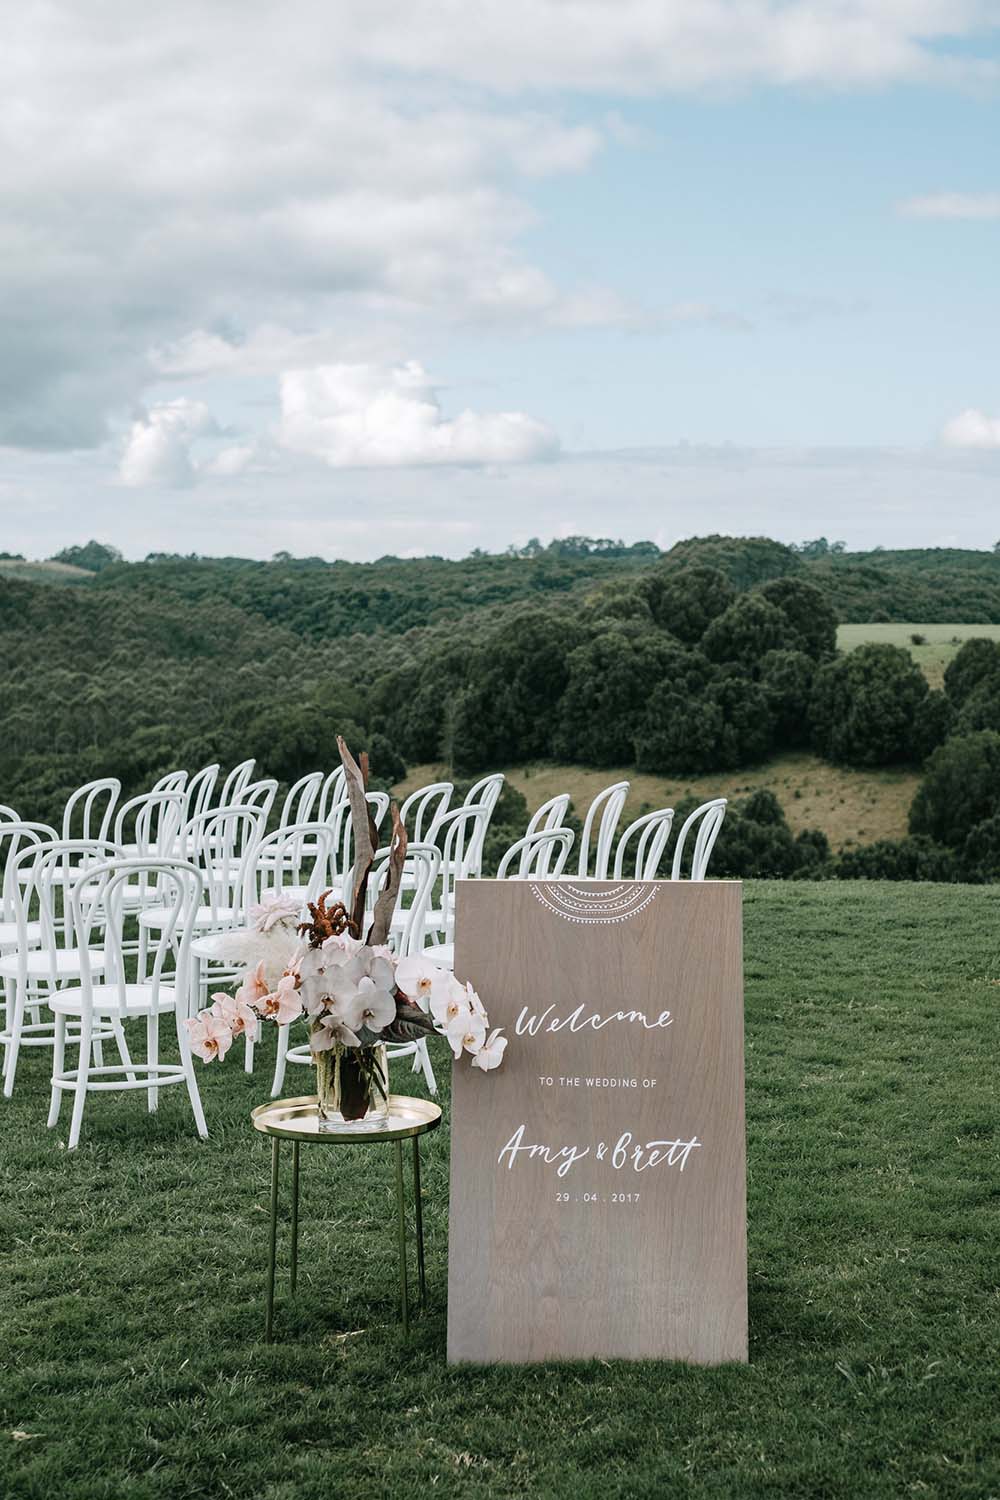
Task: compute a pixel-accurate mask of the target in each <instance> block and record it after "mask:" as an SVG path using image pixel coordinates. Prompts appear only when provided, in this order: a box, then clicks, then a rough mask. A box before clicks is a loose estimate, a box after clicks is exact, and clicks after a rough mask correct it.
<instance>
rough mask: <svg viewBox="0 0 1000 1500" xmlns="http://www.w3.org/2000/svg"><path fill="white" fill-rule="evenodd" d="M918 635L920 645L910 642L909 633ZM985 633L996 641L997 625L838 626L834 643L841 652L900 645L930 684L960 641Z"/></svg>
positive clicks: (999, 636)
mask: <svg viewBox="0 0 1000 1500" xmlns="http://www.w3.org/2000/svg"><path fill="white" fill-rule="evenodd" d="M915 635H922V636H923V638H924V640H923V644H922V645H919V646H916V645H914V644H913V639H912V638H913V636H915ZM973 636H986V637H987V638H988V639H989V640H991V641H1000V625H919V624H918V625H896V624H880V625H839V626H838V627H837V645H838V646H839V647H840V649H841V651H853V650H854V648H855V646H867V645H869V644H877V645H886V646H904V647H905V648H906V650H907V651H909V653H910V655H911V656H912V657H913V660H914V661H915V662H916V664H917V666H918V667H920V668H921V670H922V671H923V673H924V675H925V677H926V678H927V680H928V682H929V683H930V685H931V687H936V688H939V687H940V686H941V684H942V683H943V682H944V669H945V667H946V666H947V665H948V663H949V662H950V661H951V659H952V658H953V657H954V656H955V655H956V653H957V652H958V648H959V647H960V646H961V644H962V642H963V641H968V640H970V639H971V638H972V637H973Z"/></svg>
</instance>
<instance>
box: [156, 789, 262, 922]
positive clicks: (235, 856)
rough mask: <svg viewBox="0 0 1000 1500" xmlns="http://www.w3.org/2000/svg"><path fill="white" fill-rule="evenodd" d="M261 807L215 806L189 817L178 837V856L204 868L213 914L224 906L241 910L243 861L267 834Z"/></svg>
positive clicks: (206, 887)
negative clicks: (265, 833)
mask: <svg viewBox="0 0 1000 1500" xmlns="http://www.w3.org/2000/svg"><path fill="white" fill-rule="evenodd" d="M264 827H265V823H264V814H263V812H262V811H261V809H260V808H259V807H253V806H250V807H216V808H212V809H210V810H209V811H208V812H203V813H198V814H197V815H196V816H195V817H193V818H190V819H189V820H188V822H187V823H186V824H185V826H184V828H183V829H182V831H181V835H180V838H179V840H178V848H177V857H178V858H179V859H182V860H184V861H185V862H186V863H188V864H192V865H194V866H195V867H196V869H198V870H200V871H201V878H202V881H203V883H204V887H205V894H206V896H207V899H208V905H209V907H210V908H211V912H212V917H213V919H214V917H215V916H216V915H217V913H218V912H219V911H220V910H221V909H224V908H228V909H229V911H231V912H232V911H236V912H238V911H241V910H242V901H243V881H244V874H245V871H244V860H245V858H246V857H247V856H248V854H249V853H250V851H252V850H254V849H255V848H256V846H257V845H258V844H259V843H260V841H261V839H262V838H263V836H264Z"/></svg>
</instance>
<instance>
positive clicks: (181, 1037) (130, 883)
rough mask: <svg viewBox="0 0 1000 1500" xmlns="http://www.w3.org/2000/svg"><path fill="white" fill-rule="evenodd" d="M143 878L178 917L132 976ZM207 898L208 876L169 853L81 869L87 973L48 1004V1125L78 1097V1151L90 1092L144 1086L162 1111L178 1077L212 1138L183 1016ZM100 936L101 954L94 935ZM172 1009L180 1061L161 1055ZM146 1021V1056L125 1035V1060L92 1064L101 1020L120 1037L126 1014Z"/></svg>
mask: <svg viewBox="0 0 1000 1500" xmlns="http://www.w3.org/2000/svg"><path fill="white" fill-rule="evenodd" d="M136 884H139V885H143V886H146V885H155V886H156V887H157V888H158V889H159V890H160V891H161V892H164V893H165V894H166V893H168V892H169V893H170V894H169V897H168V898H167V900H166V902H165V904H166V905H167V907H168V908H169V910H170V912H171V913H172V916H173V920H171V921H167V922H165V923H164V924H163V926H162V927H161V928H160V929H159V931H158V932H157V933H156V934H155V937H154V938H153V940H151V942H150V946H149V949H148V950H147V953H146V955H145V957H146V963H145V964H144V965H143V966H142V967H140V968H139V970H138V971H137V973H136V978H135V979H134V980H132V981H130V980H129V979H128V969H127V965H126V954H125V945H124V943H123V932H124V925H125V921H126V919H127V916H128V911H129V892H130V890H131V889H132V888H134V886H135V885H136ZM201 902H202V879H201V875H200V874H199V872H198V871H197V870H196V869H195V867H194V865H190V864H186V863H183V862H181V861H173V860H166V859H157V860H141V859H121V860H108V861H106V862H105V863H103V864H99V865H94V866H91V867H90V868H88V869H87V870H86V871H85V872H84V873H83V874H82V875H80V876H79V877H78V878H77V880H76V882H75V884H74V886H73V890H72V893H71V912H72V923H73V929H74V931H75V935H76V948H77V951H78V952H79V954H80V958H81V963H80V974H79V980H78V982H77V983H75V984H71V985H65V986H63V988H61V989H59V990H57V991H55V992H54V993H53V994H50V995H49V997H48V1005H49V1008H50V1010H51V1011H52V1012H53V1014H54V1016H55V1040H54V1046H53V1059H52V1094H51V1101H50V1105H49V1119H48V1123H49V1126H50V1127H52V1126H54V1125H55V1124H56V1123H57V1121H58V1119H59V1111H60V1106H61V1104H62V1096H63V1094H64V1093H72V1095H73V1114H72V1119H71V1122H70V1129H69V1139H68V1141H67V1145H68V1147H69V1149H70V1150H71V1151H72V1150H73V1149H74V1148H75V1147H76V1146H77V1144H78V1143H79V1140H80V1130H81V1127H82V1124H83V1110H84V1105H85V1103H86V1099H87V1095H88V1094H91V1093H106V1092H109V1091H115V1092H118V1091H122V1090H128V1089H145V1090H146V1095H147V1107H148V1109H149V1111H150V1113H152V1112H154V1111H155V1110H156V1109H157V1107H158V1104H159V1091H160V1089H161V1088H167V1087H168V1086H169V1085H171V1084H175V1083H179V1084H183V1085H184V1087H185V1088H186V1090H187V1095H188V1100H189V1102H190V1105H191V1111H192V1113H193V1115H194V1120H195V1126H196V1128H197V1131H198V1134H199V1135H200V1136H202V1137H203V1138H204V1137H205V1136H207V1135H208V1129H207V1127H206V1124H205V1115H204V1112H203V1110H202V1106H201V1099H200V1097H199V1094H198V1084H197V1081H196V1079H195V1075H194V1064H193V1062H192V1058H191V1047H190V1043H189V1041H188V1035H187V1031H186V1029H185V1027H184V1025H183V1024H182V1023H183V1020H184V1018H185V1017H186V1016H187V1015H188V1014H189V1011H190V1003H189V989H190V985H191V966H190V952H189V944H190V934H191V931H192V929H193V926H194V917H195V913H196V912H197V910H198V908H199V906H200V905H201ZM98 935H100V937H101V938H102V948H101V950H100V951H99V953H98V952H95V950H94V949H93V948H92V946H91V945H92V944H93V942H94V939H95V937H97V936H98ZM162 1015H170V1016H171V1017H172V1018H173V1022H174V1033H175V1037H176V1041H177V1048H178V1051H179V1054H180V1060H179V1061H178V1062H167V1063H164V1062H161V1061H160V1031H159V1027H160V1017H161V1016H162ZM71 1019H72V1020H73V1021H75V1023H76V1026H77V1035H76V1038H75V1040H76V1042H77V1046H78V1048H79V1059H78V1062H77V1066H76V1067H75V1068H67V1066H66V1043H67V1041H68V1040H70V1038H69V1036H68V1033H67V1027H68V1022H69V1021H70V1020H71ZM137 1019H138V1020H142V1019H144V1020H145V1022H146V1061H145V1062H144V1063H142V1062H135V1061H133V1059H132V1057H131V1056H130V1054H129V1052H128V1049H127V1047H126V1046H125V1043H124V1040H123V1039H121V1040H120V1041H119V1049H120V1052H121V1060H120V1062H118V1063H109V1064H106V1065H105V1064H104V1063H103V1062H99V1061H95V1062H92V1061H91V1052H92V1047H93V1040H94V1037H95V1035H96V1034H97V1028H99V1027H100V1026H101V1023H105V1024H107V1023H110V1025H111V1026H112V1027H113V1028H114V1030H115V1034H116V1036H118V1037H120V1038H121V1037H122V1023H123V1022H124V1021H126V1020H129V1021H130V1020H137Z"/></svg>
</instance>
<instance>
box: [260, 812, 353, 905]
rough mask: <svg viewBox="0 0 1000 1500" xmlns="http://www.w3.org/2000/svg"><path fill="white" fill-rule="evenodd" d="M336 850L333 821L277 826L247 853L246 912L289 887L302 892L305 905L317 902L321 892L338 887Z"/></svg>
mask: <svg viewBox="0 0 1000 1500" xmlns="http://www.w3.org/2000/svg"><path fill="white" fill-rule="evenodd" d="M334 853H335V849H334V842H333V830H332V828H331V827H330V825H329V823H295V824H293V825H292V826H291V827H290V828H276V829H275V830H274V832H273V833H269V834H267V835H266V836H265V837H264V838H262V839H261V840H260V841H259V843H257V844H255V845H254V846H253V847H252V848H251V849H250V850H248V852H247V854H246V855H245V856H244V859H243V870H242V877H241V878H242V882H243V909H244V911H247V912H248V911H249V910H250V909H251V907H253V906H256V905H258V904H259V903H260V902H261V901H262V900H263V899H264V897H265V896H267V895H270V894H272V893H273V894H275V895H278V894H280V892H281V891H283V890H286V889H287V888H288V887H289V886H293V887H295V889H296V891H297V892H301V894H302V897H303V905H305V902H306V901H315V900H316V898H317V897H318V896H319V895H320V894H321V892H323V891H326V890H331V889H335V883H336V874H335V861H334Z"/></svg>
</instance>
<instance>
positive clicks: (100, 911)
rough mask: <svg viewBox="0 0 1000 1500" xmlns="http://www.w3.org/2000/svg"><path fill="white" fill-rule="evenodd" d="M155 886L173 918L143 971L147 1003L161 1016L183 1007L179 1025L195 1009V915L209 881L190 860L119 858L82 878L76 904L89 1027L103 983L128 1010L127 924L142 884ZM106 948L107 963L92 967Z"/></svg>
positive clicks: (147, 949)
mask: <svg viewBox="0 0 1000 1500" xmlns="http://www.w3.org/2000/svg"><path fill="white" fill-rule="evenodd" d="M137 885H139V886H143V887H150V888H152V887H155V888H156V889H157V890H158V891H159V892H160V896H161V900H160V905H161V906H162V908H163V909H164V911H165V912H166V913H167V916H166V918H165V920H164V921H163V923H162V925H161V926H160V927H158V928H157V929H156V930H155V931H154V932H152V933H150V934H149V939H148V942H147V943H146V944H145V946H144V949H143V953H142V957H141V959H140V962H141V964H142V967H141V968H140V969H139V970H138V971H137V972H136V975H135V981H134V982H136V983H140V984H143V985H144V986H145V999H146V1001H147V1003H148V1005H149V1007H150V1009H151V1010H153V1011H154V1012H159V1011H161V1010H163V1009H164V1008H165V1007H166V1006H168V1005H172V1004H175V1005H176V1015H177V1021H178V1030H179V1028H180V1022H181V1021H182V1020H183V1019H184V1018H185V1017H187V1016H189V1015H191V1014H192V1013H193V1011H194V1009H195V1000H196V996H195V994H194V984H193V979H194V976H193V973H192V968H191V957H190V944H191V935H192V932H193V930H194V925H195V917H196V914H197V912H198V910H199V908H200V906H201V904H202V895H203V887H202V878H201V875H200V873H199V872H198V870H196V869H195V867H194V865H191V864H187V863H185V862H184V861H182V860H170V859H153V860H148V859H124V858H113V859H109V860H106V861H104V862H103V863H101V864H97V865H94V866H91V867H90V868H88V869H87V870H86V871H85V873H84V874H83V875H81V876H79V877H78V879H77V881H76V883H75V884H74V886H73V889H72V892H71V899H70V908H71V912H72V923H73V929H74V933H75V941H76V946H77V948H78V950H79V953H80V1004H81V1017H80V1019H81V1024H82V1025H83V1026H84V1027H87V1026H88V1025H89V1022H90V1018H91V1016H92V1014H93V987H94V984H95V982H96V983H99V984H101V985H112V986H114V987H115V988H116V989H117V991H118V1003H119V1005H120V1006H121V1007H122V1009H124V1007H125V1004H126V1000H127V988H126V986H127V984H128V983H129V966H128V964H127V962H126V957H125V923H126V920H127V919H128V916H129V914H130V909H131V908H130V893H131V891H133V890H134V889H135V887H136V886H137ZM95 948H100V949H101V950H102V953H103V966H102V967H101V968H99V969H98V968H96V966H94V967H92V965H91V961H90V950H91V949H95Z"/></svg>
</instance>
